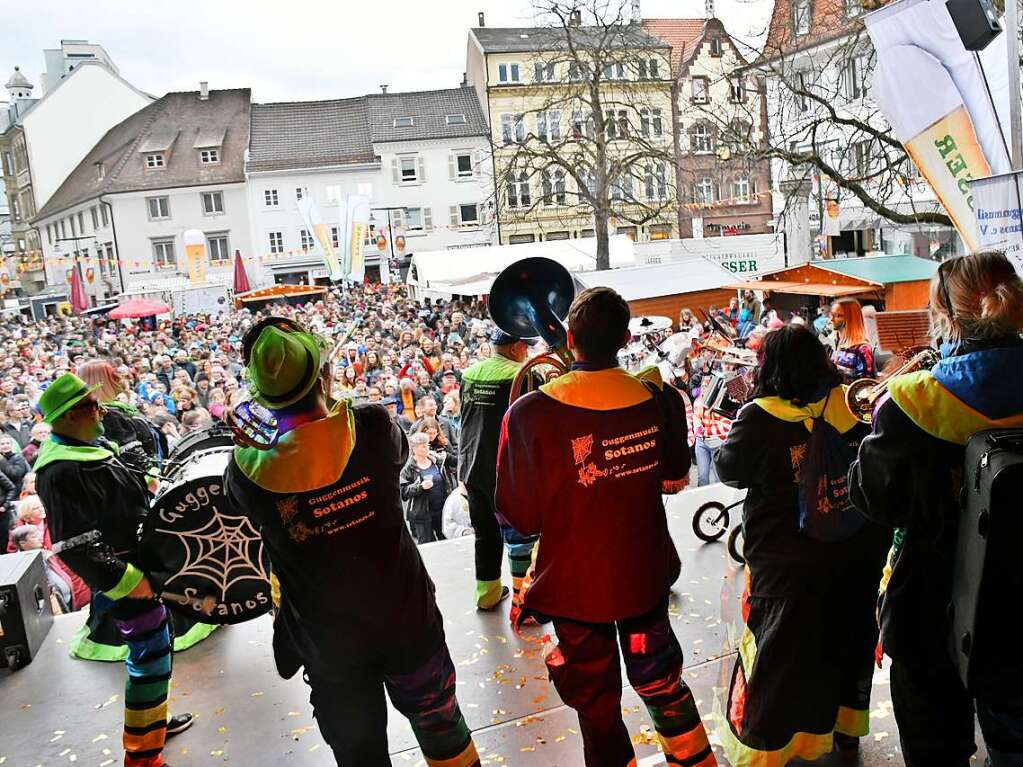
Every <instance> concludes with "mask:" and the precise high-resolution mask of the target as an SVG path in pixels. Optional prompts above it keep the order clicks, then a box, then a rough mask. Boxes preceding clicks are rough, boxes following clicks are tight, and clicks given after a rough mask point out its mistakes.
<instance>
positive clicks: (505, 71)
mask: <svg viewBox="0 0 1023 767" xmlns="http://www.w3.org/2000/svg"><path fill="white" fill-rule="evenodd" d="M497 79H498V81H499V82H502V83H517V82H519V65H518V64H500V65H498V67H497Z"/></svg>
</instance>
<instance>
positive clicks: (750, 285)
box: [724, 280, 883, 298]
mask: <svg viewBox="0 0 1023 767" xmlns="http://www.w3.org/2000/svg"><path fill="white" fill-rule="evenodd" d="M724 287H726V288H729V289H730V290H769V291H771V292H772V293H791V294H794V295H799V296H827V297H828V298H838V297H840V296H858V295H862V294H864V293H874V292H878V291H881V290H883V287H882V286H880V285H877V286H873V285H832V284H831V283H830V282H786V281H784V280H749V281H748V282H736V283H733V284H731V285H725V286H724Z"/></svg>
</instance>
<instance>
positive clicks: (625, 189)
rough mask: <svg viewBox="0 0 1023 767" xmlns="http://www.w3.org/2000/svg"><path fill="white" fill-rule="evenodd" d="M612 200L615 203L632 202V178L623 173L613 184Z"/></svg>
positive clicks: (627, 173) (625, 172)
mask: <svg viewBox="0 0 1023 767" xmlns="http://www.w3.org/2000/svg"><path fill="white" fill-rule="evenodd" d="M611 199H612V200H614V201H615V202H621V201H623V200H632V199H634V198H633V196H632V176H631V175H630V174H629V172H628V171H623V172H622V174H621V175H619V176H618V177H617V178H615V180H614V181H613V182H612V184H611Z"/></svg>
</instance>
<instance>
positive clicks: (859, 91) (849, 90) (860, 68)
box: [839, 56, 867, 101]
mask: <svg viewBox="0 0 1023 767" xmlns="http://www.w3.org/2000/svg"><path fill="white" fill-rule="evenodd" d="M866 65H867V60H866V57H865V56H852V57H850V58H849V59H848V60H847V61H846V62H845V64H843V65H842V71H841V73H840V75H839V77H840V80H841V83H842V92H843V93H844V94H845V97H846V98H847V99H849V100H850V101H852V100H854V99H858V98H862V97H863V96H864V95H865V94H866V90H867V89H866V74H867V73H866Z"/></svg>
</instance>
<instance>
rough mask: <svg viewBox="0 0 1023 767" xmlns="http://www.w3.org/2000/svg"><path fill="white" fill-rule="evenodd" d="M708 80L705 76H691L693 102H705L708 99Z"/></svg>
mask: <svg viewBox="0 0 1023 767" xmlns="http://www.w3.org/2000/svg"><path fill="white" fill-rule="evenodd" d="M709 94H710V80H708V79H707V78H706V77H694V78H693V103H694V104H706V103H707V102H708V101H710V96H709Z"/></svg>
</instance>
